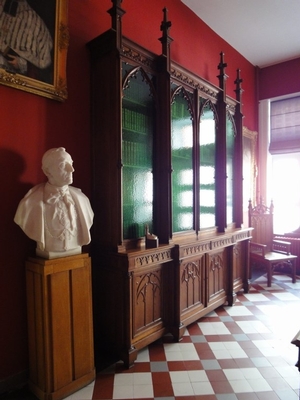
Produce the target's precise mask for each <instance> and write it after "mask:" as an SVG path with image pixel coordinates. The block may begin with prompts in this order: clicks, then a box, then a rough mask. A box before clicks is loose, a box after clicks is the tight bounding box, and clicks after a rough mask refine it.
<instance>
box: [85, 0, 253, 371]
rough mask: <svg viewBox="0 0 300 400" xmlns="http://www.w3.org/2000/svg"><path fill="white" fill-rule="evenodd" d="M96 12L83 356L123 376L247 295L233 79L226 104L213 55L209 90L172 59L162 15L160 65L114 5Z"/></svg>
mask: <svg viewBox="0 0 300 400" xmlns="http://www.w3.org/2000/svg"><path fill="white" fill-rule="evenodd" d="M108 12H109V14H110V16H111V21H112V28H111V29H110V30H108V31H107V32H104V33H103V34H102V35H100V36H98V37H97V38H95V39H94V40H92V41H91V42H89V43H88V48H89V50H90V54H91V82H92V83H91V84H92V99H91V104H92V155H93V194H92V203H93V208H94V212H95V220H94V226H93V232H92V236H93V241H92V260H93V261H92V262H93V292H94V314H95V315H94V327H95V349H96V353H97V354H103V353H105V352H108V353H110V354H113V355H115V357H119V358H120V359H122V360H123V361H124V362H125V364H126V365H127V366H128V367H129V366H130V365H132V364H133V363H134V361H135V359H136V356H137V351H138V350H139V349H141V348H143V347H144V346H146V345H148V344H149V343H151V342H153V341H155V340H157V339H159V338H161V337H162V336H163V335H165V334H166V333H172V334H173V336H174V340H180V339H181V337H182V335H183V333H184V329H185V327H186V326H187V325H188V324H190V323H192V322H194V321H196V320H197V319H199V318H200V317H201V316H204V315H205V314H207V313H208V312H210V311H212V310H214V309H215V308H217V307H218V306H220V305H222V304H224V303H226V302H228V304H229V305H232V304H233V303H234V300H235V295H236V293H237V292H238V291H239V290H241V289H244V290H245V291H247V290H248V275H249V273H248V268H249V254H248V243H249V239H250V236H251V229H244V228H243V227H242V204H243V199H242V187H243V186H242V181H243V177H242V172H241V171H242V113H241V98H240V97H241V93H242V90H241V79H240V77H239V72H238V77H237V79H236V99H232V98H229V97H228V96H227V95H226V78H227V76H226V73H225V68H226V64H225V63H224V60H223V58H224V55H223V54H222V53H221V60H220V64H219V66H218V68H219V82H220V83H219V87H217V86H214V85H212V84H211V83H209V82H207V81H205V80H203V79H202V78H201V77H199V76H197V75H195V74H193V73H191V72H189V71H187V70H186V69H184V68H183V67H182V66H180V65H178V64H176V63H175V62H173V61H172V59H171V57H170V47H171V42H172V39H171V38H170V36H169V29H170V26H171V23H170V22H169V21H168V19H167V10H166V9H164V10H163V21H162V23H161V32H162V37H161V38H160V41H161V44H162V53H161V54H160V55H156V54H153V53H151V52H149V51H147V50H146V49H144V48H142V47H140V46H139V45H137V44H135V43H133V42H132V41H131V40H129V39H128V38H126V37H123V36H122V30H121V21H122V17H123V14H124V13H125V11H124V10H123V9H122V8H121V2H120V1H117V0H114V1H112V8H111V9H110V10H109V11H108ZM149 232H150V233H149ZM97 354H96V360H97Z"/></svg>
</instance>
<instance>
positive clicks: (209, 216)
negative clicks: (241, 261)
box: [199, 99, 216, 230]
mask: <svg viewBox="0 0 300 400" xmlns="http://www.w3.org/2000/svg"><path fill="white" fill-rule="evenodd" d="M200 105H201V110H200V129H199V133H200V134H199V145H200V160H199V181H200V190H199V205H200V214H199V226H200V230H201V229H205V228H211V227H214V226H215V224H216V190H215V175H216V166H215V164H216V161H215V159H216V155H215V153H216V121H215V114H214V111H213V108H212V105H211V103H210V102H208V101H206V100H205V99H200Z"/></svg>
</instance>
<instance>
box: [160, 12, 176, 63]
mask: <svg viewBox="0 0 300 400" xmlns="http://www.w3.org/2000/svg"><path fill="white" fill-rule="evenodd" d="M163 13H164V16H163V20H162V23H161V25H160V30H161V31H162V33H163V34H162V37H161V38H160V39H159V40H160V41H161V43H162V54H163V55H164V56H166V57H168V58H170V57H169V56H170V44H171V43H172V42H173V39H172V38H171V36H169V30H170V28H171V26H172V23H171V21H168V9H167V8H166V7H165V8H164V9H163Z"/></svg>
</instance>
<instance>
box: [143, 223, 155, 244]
mask: <svg viewBox="0 0 300 400" xmlns="http://www.w3.org/2000/svg"><path fill="white" fill-rule="evenodd" d="M145 244H146V249H155V248H156V247H158V237H157V236H156V235H153V234H152V233H150V232H149V226H148V225H145Z"/></svg>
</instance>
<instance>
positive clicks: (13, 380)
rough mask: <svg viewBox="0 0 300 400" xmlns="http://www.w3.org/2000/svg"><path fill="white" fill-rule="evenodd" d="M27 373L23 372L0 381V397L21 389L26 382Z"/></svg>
mask: <svg viewBox="0 0 300 400" xmlns="http://www.w3.org/2000/svg"><path fill="white" fill-rule="evenodd" d="M28 376H29V371H28V370H24V371H21V372H19V373H18V374H16V375H13V376H10V377H8V378H6V379H3V380H2V381H0V396H2V395H3V394H5V393H10V392H12V391H15V390H18V389H21V388H22V387H24V386H25V385H27V382H28Z"/></svg>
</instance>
